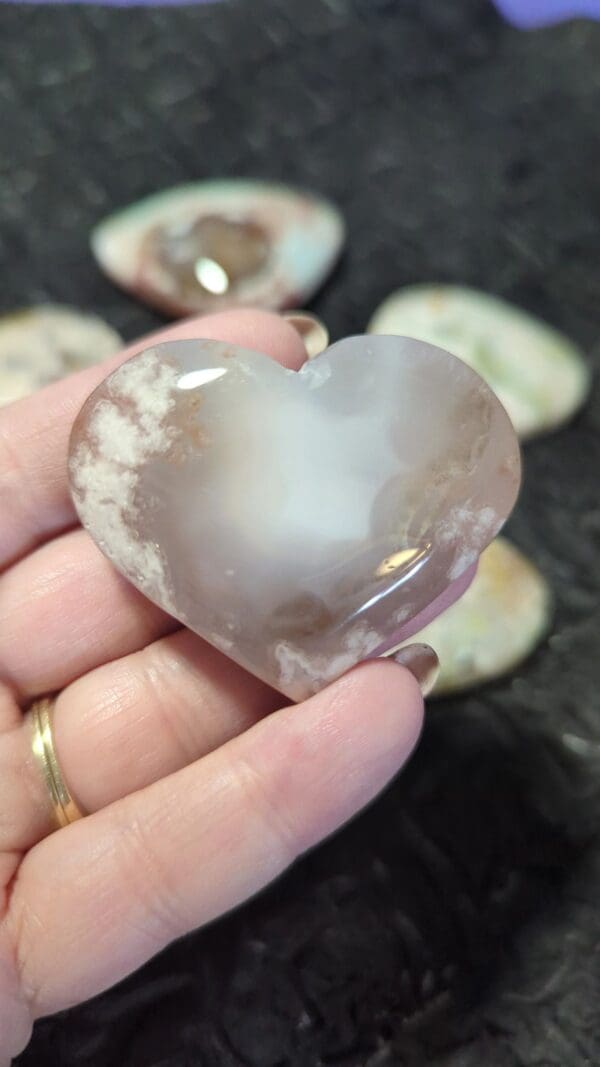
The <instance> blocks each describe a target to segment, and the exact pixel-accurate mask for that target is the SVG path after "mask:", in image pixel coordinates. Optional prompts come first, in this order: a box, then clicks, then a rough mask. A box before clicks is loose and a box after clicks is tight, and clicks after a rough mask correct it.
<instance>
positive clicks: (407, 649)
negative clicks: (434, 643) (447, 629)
mask: <svg viewBox="0 0 600 1067" xmlns="http://www.w3.org/2000/svg"><path fill="white" fill-rule="evenodd" d="M390 659H393V660H394V663H399V664H400V666H401V667H406V669H407V671H410V673H411V674H412V675H414V677H415V678H416V679H417V682H418V683H419V686H420V689H421V692H422V694H423V696H424V697H426V696H427V695H428V693H431V690H432V689H433V687H434V685H435V683H436V682H437V677H438V674H439V673H440V661H439V659H438V657H437V653H436V652H434V650H433V649H432V648H431V646H430V645H423V644H419V643H415V644H413V645H405V646H404V648H399V649H398V651H397V652H394V654H393V655H391V656H390Z"/></svg>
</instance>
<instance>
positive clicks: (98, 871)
mask: <svg viewBox="0 0 600 1067" xmlns="http://www.w3.org/2000/svg"><path fill="white" fill-rule="evenodd" d="M422 714H423V703H422V698H421V694H420V691H419V688H418V686H417V683H416V681H415V679H414V678H413V676H412V675H411V674H409V673H408V671H406V670H404V669H402V668H401V667H398V666H396V665H395V664H393V663H389V662H382V661H377V662H376V661H374V662H370V663H366V664H363V665H362V666H361V667H359V668H357V669H356V670H355V671H353V672H351V673H350V674H348V675H346V676H345V677H344V678H341V679H340V680H339V681H338V682H336V683H334V684H333V685H332V686H330V687H329V689H327V690H324V691H323V692H321V693H319V694H317V695H316V696H315V697H312V698H311V699H310V700H308V701H307V702H306V703H305V704H304V705H300V706H297V707H290V708H285V709H284V710H282V711H279V712H277V713H275V714H274V715H271V716H270V717H269V718H267V719H264V720H262V721H261V722H259V723H258V724H257V725H256V726H254V727H252V729H250V730H248V731H247V732H246V733H245V734H242V735H241V736H239V737H236V738H235V739H234V740H232V741H230V742H228V743H227V744H226V745H224V746H223V747H222V748H221V749H219V750H217V751H215V752H213V753H212V754H210V755H208V756H206V757H204V758H203V759H202V760H200V761H198V762H197V763H195V764H192V765H190V766H188V767H186V768H184V769H183V770H181V771H178V772H177V773H175V774H172V775H170V776H169V777H167V778H164V779H162V781H159V782H157V783H155V784H154V785H152V786H149V787H148V788H146V789H144V790H142V791H140V792H138V793H133V794H131V795H129V796H128V797H125V798H124V799H123V800H121V801H118V802H116V803H114V804H112V805H111V806H110V807H108V808H105V809H104V810H103V811H100V812H98V813H97V814H95V815H93V816H90V817H89V818H87V819H85V820H83V821H81V822H77V823H74V824H73V825H71V826H69V827H67V829H65V830H63V831H60V832H59V833H57V834H54V835H53V836H51V837H49V838H46V839H45V840H44V841H42V842H41V843H40V844H39V845H37V846H36V847H35V848H34V849H33V850H32V851H31V852H30V853H29V854H28V856H27V857H26V858H25V860H24V863H23V865H22V868H21V871H20V873H19V878H18V881H17V883H16V885H15V889H14V893H13V896H12V901H11V913H10V921H11V922H12V928H13V930H14V933H15V939H16V940H17V942H18V943H17V946H16V952H17V958H18V961H19V972H20V974H21V976H22V980H23V984H24V993H25V995H26V996H27V998H28V999H29V1001H30V1003H31V1007H32V1012H33V1014H34V1015H35V1016H39V1015H44V1014H47V1013H49V1012H52V1011H57V1010H59V1009H62V1008H65V1007H67V1006H69V1005H70V1004H72V1003H75V1002H76V1001H79V1000H82V999H85V998H87V997H91V996H93V995H94V994H96V993H98V992H100V991H101V990H102V989H104V988H106V987H107V986H109V985H112V984H113V983H114V982H116V981H118V980H119V979H121V978H122V977H124V976H125V975H126V974H128V973H129V972H130V971H132V970H134V969H135V968H136V967H138V966H139V965H140V964H142V963H143V962H144V961H145V960H147V959H148V958H149V957H150V956H152V955H154V953H156V952H157V951H158V950H159V949H161V948H163V947H164V946H165V945H166V944H168V943H169V942H170V941H171V940H173V939H174V938H176V937H179V936H181V935H182V934H184V933H186V932H187V931H188V930H190V929H193V928H194V927H197V926H199V925H201V924H203V923H206V922H208V921H210V920H211V919H214V918H215V917H217V916H218V915H220V914H222V913H223V912H225V911H227V910H228V909H230V908H232V907H234V906H235V905H236V904H239V903H240V902H241V901H243V900H244V899H246V898H247V897H248V896H250V895H251V894H253V893H255V892H257V890H259V889H260V888H262V887H263V886H264V885H266V884H267V883H268V882H269V881H271V880H272V879H273V878H275V877H276V876H277V875H279V874H280V873H281V872H282V871H283V870H284V868H285V867H287V866H288V865H289V864H290V863H291V862H292V861H293V860H294V859H295V858H296V857H297V856H298V855H299V854H300V853H302V852H303V851H305V850H306V849H308V848H310V847H311V846H313V845H315V844H316V843H317V842H318V841H320V840H321V839H322V838H323V837H325V836H327V835H328V834H330V833H331V832H332V831H333V830H335V829H336V828H337V827H338V826H340V825H341V824H342V823H344V822H345V821H346V820H347V819H349V818H350V817H351V816H352V815H353V814H354V813H355V812H356V811H357V810H358V809H360V808H361V807H363V806H364V805H365V804H366V803H368V802H369V801H370V800H371V799H372V798H373V796H374V795H375V794H376V793H377V792H379V790H380V789H382V788H383V786H384V785H385V784H386V783H387V782H388V781H389V779H390V778H391V777H392V776H393V775H394V774H395V773H396V771H397V770H398V769H399V768H400V767H401V766H402V764H403V763H404V762H405V760H406V759H407V757H408V755H409V754H410V752H411V750H412V749H413V747H414V745H415V743H416V741H417V738H418V735H419V732H420V729H421V723H422ZM40 930H43V931H44V936H43V937H40ZM57 960H60V966H57Z"/></svg>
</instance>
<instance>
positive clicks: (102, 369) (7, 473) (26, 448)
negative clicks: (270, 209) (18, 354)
mask: <svg viewBox="0 0 600 1067" xmlns="http://www.w3.org/2000/svg"><path fill="white" fill-rule="evenodd" d="M194 337H203V338H209V339H211V340H215V341H229V342H231V343H232V344H239V343H240V338H243V339H244V347H245V348H253V349H256V350H257V351H259V352H264V353H265V354H266V355H270V356H274V357H275V358H279V360H280V362H285V364H286V366H289V367H292V368H295V369H297V368H298V367H300V366H301V365H302V363H303V362H304V361H305V359H306V349H305V347H304V344H303V342H302V340H301V338H300V335H299V334H298V333H297V332H296V330H294V329H293V327H292V326H289V325H288V324H287V323H286V322H285V321H284V320H283V319H282V318H280V317H279V316H278V315H273V314H271V313H269V312H266V311H253V310H249V309H239V310H236V311H228V312H221V313H220V314H218V315H207V316H205V317H202V318H193V319H187V320H186V321H185V322H180V323H178V324H177V325H176V326H169V327H166V328H165V329H164V330H159V331H158V332H155V333H153V334H150V335H148V336H147V337H145V338H142V339H141V340H140V341H136V342H135V343H134V344H132V345H130V346H129V347H128V348H126V349H125V350H124V351H123V352H120V353H119V354H118V355H116V356H113V357H112V358H111V359H108V360H106V361H105V362H104V363H99V364H98V365H97V366H95V367H89V368H88V369H87V370H84V371H81V372H80V373H79V374H75V375H73V376H72V377H70V378H65V379H64V380H63V381H61V382H56V383H55V384H54V385H50V386H48V387H47V388H45V389H42V390H41V391H40V392H39V393H34V394H33V396H29V397H26V398H24V399H23V400H17V401H16V402H15V403H14V404H9V405H8V406H7V407H6V408H3V409H1V410H0V519H1V523H0V571H1V570H3V569H5V568H6V567H8V566H9V565H10V564H11V563H14V562H15V560H17V559H20V558H21V557H22V556H24V555H25V554H26V553H27V552H30V551H31V550H32V549H33V548H35V547H36V546H37V545H39V544H41V543H43V542H44V541H47V540H49V539H50V538H52V537H54V536H56V534H58V533H61V532H62V531H64V530H66V529H68V528H69V527H70V526H73V525H74V524H75V523H76V522H77V516H76V514H75V509H74V507H73V504H72V502H71V497H70V494H69V487H68V481H67V451H68V445H69V434H70V432H71V427H72V425H73V422H74V420H75V417H76V415H77V413H78V412H79V409H80V408H81V406H82V404H83V402H84V400H85V399H86V398H87V397H88V396H89V394H90V393H91V392H92V390H93V389H95V388H96V386H97V385H99V384H100V382H101V381H103V379H104V378H105V377H106V376H107V374H109V373H110V372H111V371H112V370H114V368H115V367H117V366H118V365H119V364H120V363H122V362H123V361H124V360H126V359H129V357H130V356H134V355H135V354H136V353H137V352H141V351H143V349H145V348H147V347H148V346H149V345H151V344H157V343H159V342H161V341H179V340H185V339H190V338H194ZM282 354H284V358H283V359H282Z"/></svg>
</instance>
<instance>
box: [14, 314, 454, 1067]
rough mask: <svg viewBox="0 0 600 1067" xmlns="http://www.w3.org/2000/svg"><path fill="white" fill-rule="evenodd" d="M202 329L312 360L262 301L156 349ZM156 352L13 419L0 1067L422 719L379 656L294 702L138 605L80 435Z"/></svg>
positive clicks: (364, 788)
mask: <svg viewBox="0 0 600 1067" xmlns="http://www.w3.org/2000/svg"><path fill="white" fill-rule="evenodd" d="M194 336H196V337H197V336H203V337H207V338H214V339H217V340H225V341H231V342H233V343H238V344H243V345H245V346H246V347H248V348H255V349H258V350H259V351H263V352H265V353H267V354H268V355H270V356H272V357H273V358H276V359H279V360H280V361H281V362H283V363H285V364H286V365H287V366H289V367H295V368H297V367H299V366H300V365H301V363H302V362H303V360H304V358H305V351H304V347H303V344H302V341H301V339H300V337H299V336H298V335H297V334H296V333H295V331H294V330H293V329H292V328H291V327H290V326H289V325H287V324H286V323H285V322H284V321H283V320H282V319H280V318H278V317H277V316H274V315H270V314H267V313H263V312H250V311H239V312H230V313H227V314H221V315H214V316H210V317H209V318H205V319H204V320H201V321H199V320H197V319H196V320H190V321H188V322H184V323H180V324H178V325H177V326H174V327H171V328H170V329H167V330H165V331H163V332H162V333H161V335H160V336H158V337H154V338H153V340H157V339H158V340H166V339H178V338H183V337H194ZM147 344H148V340H147V339H146V340H145V341H143V342H141V343H139V344H137V345H134V346H132V347H131V348H129V349H128V350H127V351H126V352H125V353H122V354H121V355H120V356H118V357H116V358H115V359H113V360H110V361H108V363H106V364H104V365H103V366H100V367H93V368H90V369H89V370H86V371H84V372H82V373H81V374H78V375H76V376H74V377H73V378H70V379H67V380H66V381H64V382H59V383H57V384H56V385H53V386H50V387H48V388H47V389H45V390H43V391H42V392H40V393H38V394H36V395H35V396H33V397H29V398H27V399H25V400H21V401H18V402H17V403H15V404H12V405H10V406H9V407H7V408H4V409H3V410H1V411H0V1064H1V1065H5V1064H7V1063H9V1062H10V1058H11V1057H12V1056H14V1055H16V1054H17V1053H18V1052H20V1051H21V1050H22V1049H23V1048H24V1046H25V1045H26V1043H27V1041H28V1040H29V1036H30V1033H31V1028H32V1025H33V1021H34V1020H35V1019H36V1018H38V1017H39V1016H42V1015H46V1014H49V1013H51V1012H55V1011H58V1010H60V1009H63V1008H66V1007H68V1006H70V1005H73V1004H75V1003H77V1002H79V1001H81V1000H85V999H86V998H88V997H91V996H94V994H96V993H99V992H100V991H101V990H103V989H105V988H106V987H108V986H110V985H112V984H113V983H114V982H117V981H118V980H119V979H121V978H123V977H124V976H125V975H126V974H128V973H129V972H130V971H132V970H134V969H135V968H136V967H138V966H139V965H140V964H142V963H143V962H144V961H145V960H147V959H148V958H149V957H151V956H152V955H154V953H156V952H158V951H159V950H160V949H161V948H163V947H164V946H165V945H167V944H168V943H169V942H170V941H172V940H173V939H174V938H177V937H179V936H181V935H182V934H185V933H186V932H187V931H189V930H191V929H193V928H194V927H197V926H199V925H201V924H203V923H206V922H209V921H210V920H212V919H214V918H215V917H216V916H218V915H221V914H223V912H225V911H227V910H228V909H230V908H232V907H234V906H235V905H236V904H239V903H240V902H241V901H243V900H245V899H246V898H247V897H248V896H250V895H251V894H253V893H255V892H256V891H257V890H259V889H260V888H261V887H262V886H264V885H265V884H267V883H268V882H269V881H271V879H273V878H275V877H277V875H279V874H280V873H281V872H282V871H283V870H284V869H285V868H286V867H287V866H288V865H289V864H290V863H291V862H292V861H293V860H294V859H295V858H296V857H297V856H298V855H299V854H300V853H302V852H304V851H305V850H306V849H307V848H310V847H311V846H312V845H314V844H316V843H317V842H318V841H320V840H321V839H322V838H323V837H325V836H327V835H328V834H330V833H331V832H332V831H333V830H335V829H336V828H337V827H339V826H340V825H341V824H342V823H343V822H345V821H346V820H347V819H348V818H350V817H351V816H352V815H353V814H354V813H355V812H356V811H357V810H358V809H359V808H361V807H362V806H363V805H364V804H366V803H367V802H368V801H369V800H371V798H372V797H373V796H374V795H375V794H376V793H377V792H378V791H379V790H380V789H381V788H382V787H383V786H384V785H385V784H386V783H387V782H388V781H389V779H390V778H391V777H392V776H393V775H394V774H395V773H396V771H397V770H398V769H399V768H400V767H401V766H402V764H403V763H404V762H405V760H406V759H407V757H408V755H409V754H410V752H411V750H412V748H413V746H414V745H415V743H416V741H417V738H418V735H419V732H420V729H421V723H422V714H423V702H422V697H421V693H420V690H419V686H418V684H417V682H416V680H415V678H414V677H413V675H412V674H411V673H409V671H408V670H406V669H403V668H402V667H400V666H398V665H396V664H394V663H393V662H389V661H383V660H377V661H370V662H368V663H364V664H362V665H361V666H359V667H358V668H355V669H354V670H353V671H351V672H350V673H349V674H347V675H346V676H344V677H343V678H340V679H339V680H338V681H336V682H334V683H333V684H332V685H331V686H329V687H328V688H327V689H326V690H324V691H322V692H320V693H319V694H317V695H316V696H314V697H312V698H311V699H310V700H307V701H305V702H304V704H302V705H300V706H296V707H282V705H283V704H284V700H283V698H282V697H281V696H280V695H279V694H277V693H275V692H274V691H273V690H270V689H269V688H267V686H265V685H264V684H263V683H262V682H260V681H258V680H257V679H256V678H254V677H252V676H250V675H249V674H247V673H246V672H245V671H244V670H242V668H240V667H238V666H237V665H236V664H234V663H232V662H231V661H230V660H228V659H227V658H226V657H225V656H223V655H222V654H221V653H220V652H218V651H216V650H215V649H214V648H212V647H211V646H210V645H208V644H207V643H206V642H204V641H203V640H201V638H199V637H198V636H196V635H195V634H193V633H191V632H190V631H188V630H186V629H184V628H182V627H181V626H180V625H179V624H178V623H177V622H176V621H175V620H174V619H172V618H170V617H169V616H167V615H165V614H164V613H163V612H162V611H160V609H159V608H157V607H156V606H154V605H153V604H151V603H150V602H149V601H147V600H146V599H145V598H144V597H143V596H142V595H141V594H140V593H138V592H137V591H136V590H135V589H134V588H133V586H131V585H130V584H129V583H128V582H127V581H125V579H123V578H122V577H121V576H120V575H119V574H118V573H117V572H116V571H115V570H114V568H113V567H112V566H111V565H110V564H109V563H108V562H107V560H106V559H105V558H104V557H103V556H102V554H101V553H100V552H99V550H98V549H97V548H96V546H95V545H94V543H93V542H92V541H91V539H90V538H89V537H88V535H87V533H86V532H85V531H84V530H82V529H81V528H80V527H79V526H78V525H77V520H76V516H75V512H74V509H73V506H72V503H71V500H70V496H69V491H68V485H67V467H66V460H67V446H68V437H69V432H70V428H71V425H72V423H73V420H74V418H75V416H76V414H77V412H78V410H79V408H80V407H81V404H82V403H83V401H84V400H85V398H86V397H87V396H88V395H89V393H90V392H91V390H92V389H93V388H94V387H95V386H96V385H97V384H98V383H99V382H100V381H101V380H102V379H103V378H104V377H105V376H106V374H107V373H108V372H109V371H110V370H111V369H112V368H113V367H114V366H116V365H117V363H119V362H121V361H122V360H123V359H124V358H126V357H127V356H130V355H133V354H134V352H136V351H139V350H140V349H142V348H144V347H146V346H147ZM464 584H465V583H464V582H462V583H460V584H459V583H456V584H455V587H454V591H450V592H449V593H448V594H446V595H445V598H444V599H443V601H441V602H439V603H438V605H437V608H438V609H439V608H441V607H444V606H446V605H447V604H448V603H449V601H450V600H451V599H452V597H453V596H456V595H457V593H458V592H460V591H462V587H463V586H464ZM431 614H432V613H431V612H429V615H431ZM425 621H427V620H426V619H422V620H421V622H422V623H423V622H425ZM54 692H58V693H59V696H58V698H57V700H56V703H55V705H54V709H53V716H52V724H53V737H54V745H55V750H56V754H57V758H58V761H59V763H60V767H61V771H62V775H63V777H64V780H65V782H66V783H67V785H68V787H69V790H70V792H71V794H72V795H73V797H74V799H75V800H76V802H77V804H78V805H79V807H80V808H81V810H82V811H83V812H85V813H86V814H87V817H86V818H84V819H81V820H79V821H76V822H73V823H71V824H70V825H68V826H66V827H65V828H63V829H60V830H58V831H57V832H53V831H54V830H55V829H56V826H55V823H54V821H53V809H52V806H51V803H50V797H49V794H48V792H47V788H46V785H45V782H44V778H43V775H42V774H41V773H40V768H39V765H38V763H37V762H36V760H35V759H34V757H33V753H32V748H31V742H32V727H31V722H30V716H29V715H27V714H25V711H26V709H27V707H28V705H29V704H30V703H31V702H32V701H33V700H35V699H36V698H38V697H40V696H43V695H44V694H47V693H54ZM278 709H279V710H278Z"/></svg>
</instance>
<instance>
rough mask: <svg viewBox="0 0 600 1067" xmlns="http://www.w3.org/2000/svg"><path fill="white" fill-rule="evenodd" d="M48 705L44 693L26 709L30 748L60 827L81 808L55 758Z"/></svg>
mask: <svg viewBox="0 0 600 1067" xmlns="http://www.w3.org/2000/svg"><path fill="white" fill-rule="evenodd" d="M52 706H53V702H52V700H49V699H48V698H47V697H44V698H43V699H42V700H36V702H35V704H33V705H32V707H31V709H30V712H31V719H32V724H33V735H32V739H31V748H32V751H33V755H34V756H35V759H36V760H37V763H38V764H39V767H40V770H41V772H42V775H43V778H44V781H45V783H46V786H47V789H48V792H49V794H50V800H51V802H52V810H53V813H54V817H55V819H56V822H57V823H58V826H59V827H63V826H68V824H69V823H70V822H75V821H76V819H81V818H83V812H82V811H80V810H79V808H78V807H77V804H76V803H75V801H74V800H73V797H72V796H71V794H70V792H69V790H68V789H67V786H66V784H65V780H64V778H63V776H62V774H61V770H60V766H59V763H58V760H57V758H56V752H55V750H54V739H53V737H52V723H51V719H50V712H51V711H52Z"/></svg>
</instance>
